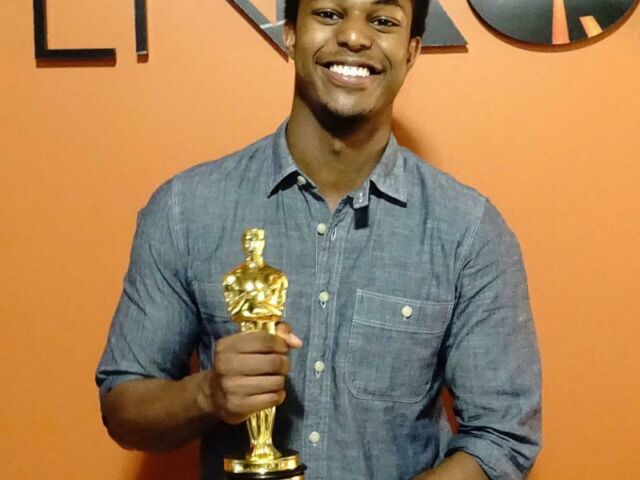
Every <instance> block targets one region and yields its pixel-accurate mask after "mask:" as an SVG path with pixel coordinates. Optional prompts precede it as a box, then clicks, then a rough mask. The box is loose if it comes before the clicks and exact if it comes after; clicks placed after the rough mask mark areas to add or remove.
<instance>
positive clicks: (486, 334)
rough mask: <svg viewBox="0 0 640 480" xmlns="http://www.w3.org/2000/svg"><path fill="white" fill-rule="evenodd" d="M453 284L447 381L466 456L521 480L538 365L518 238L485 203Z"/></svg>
mask: <svg viewBox="0 0 640 480" xmlns="http://www.w3.org/2000/svg"><path fill="white" fill-rule="evenodd" d="M465 258H466V260H465V262H464V265H463V266H462V268H461V270H460V275H459V277H458V282H457V300H456V305H455V310H454V314H453V321H452V323H451V329H450V334H449V337H448V339H447V343H446V350H447V360H446V362H447V363H446V368H445V380H446V382H447V385H448V387H449V389H450V390H451V393H452V395H453V397H454V410H455V414H456V417H457V420H458V422H459V430H458V434H457V435H455V436H454V437H453V438H452V439H451V440H450V442H449V444H448V446H447V455H451V454H453V453H454V452H456V451H464V452H466V453H468V454H470V455H472V456H473V457H475V459H476V460H477V461H478V462H479V464H480V465H481V466H482V468H483V469H484V471H485V472H486V474H487V475H488V476H489V477H490V478H491V479H493V480H516V479H521V478H524V476H526V473H527V472H528V470H529V469H530V468H531V466H532V465H533V462H534V460H535V457H536V455H537V453H538V451H539V448H540V420H541V403H540V359H539V353H538V347H537V342H536V335H535V331H534V326H533V319H532V315H531V309H530V306H529V295H528V289H527V280H526V276H525V271H524V266H523V262H522V255H521V252H520V247H519V244H518V241H517V239H516V238H515V236H514V235H513V233H512V232H511V231H510V230H509V228H508V227H507V225H506V224H505V222H504V220H503V219H502V217H501V216H500V214H499V213H498V211H497V210H496V209H495V207H493V205H491V204H490V203H489V202H487V203H486V205H485V209H484V212H483V215H482V218H481V220H480V222H479V224H478V227H477V230H476V233H475V236H474V238H473V240H472V242H471V243H470V246H469V248H468V253H467V254H466V256H465Z"/></svg>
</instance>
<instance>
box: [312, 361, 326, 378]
mask: <svg viewBox="0 0 640 480" xmlns="http://www.w3.org/2000/svg"><path fill="white" fill-rule="evenodd" d="M313 369H314V370H315V371H316V373H317V374H318V375H320V374H321V373H322V372H324V362H321V361H320V360H318V361H317V362H316V363H314V364H313Z"/></svg>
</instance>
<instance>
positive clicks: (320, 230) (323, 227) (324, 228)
mask: <svg viewBox="0 0 640 480" xmlns="http://www.w3.org/2000/svg"><path fill="white" fill-rule="evenodd" d="M316 231H317V232H318V233H319V234H320V235H324V234H325V233H327V225H326V224H324V223H319V224H318V228H316Z"/></svg>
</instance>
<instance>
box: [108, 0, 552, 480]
mask: <svg viewBox="0 0 640 480" xmlns="http://www.w3.org/2000/svg"><path fill="white" fill-rule="evenodd" d="M285 9H286V13H285V16H286V19H287V22H286V24H285V33H284V34H285V43H286V45H287V48H288V52H289V55H290V56H291V58H292V59H294V61H295V72H296V79H295V92H294V99H293V106H292V109H291V115H290V118H289V119H288V121H287V122H285V123H284V124H283V125H282V126H281V127H280V128H279V129H278V130H277V131H276V132H275V133H274V134H273V135H270V136H268V137H266V138H264V139H262V140H260V141H258V142H256V143H254V144H253V145H250V146H249V147H247V148H245V149H244V150H242V151H240V152H237V153H234V154H232V155H230V156H228V157H225V158H224V159H220V160H218V161H215V162H209V163H205V164H202V165H199V166H196V167H194V168H192V169H190V170H188V171H186V172H183V173H181V174H179V175H177V176H176V177H174V178H173V179H171V180H170V181H168V182H167V183H166V184H164V185H163V186H162V187H161V188H160V189H158V191H157V192H156V193H155V194H154V195H153V197H152V198H151V200H150V202H149V204H148V205H147V206H146V207H145V208H144V209H143V210H142V212H141V213H140V217H139V222H138V228H137V232H136V237H135V240H134V245H133V251H132V255H131V264H130V267H129V271H128V273H127V276H126V279H125V285H124V291H123V294H122V297H121V300H120V304H119V306H118V309H117V311H116V314H115V316H114V319H113V324H112V327H111V330H110V333H109V338H108V342H107V346H106V349H105V352H104V355H103V357H102V360H101V362H100V365H99V366H98V371H97V377H96V379H97V383H98V385H99V387H100V392H101V401H102V410H103V414H104V421H105V424H106V425H107V428H108V430H109V433H110V434H111V436H112V437H113V438H114V439H115V440H116V441H117V442H118V443H119V444H121V445H122V446H124V447H126V448H134V449H140V450H150V451H161V450H168V449H172V448H176V447H178V446H180V445H183V444H185V443H187V442H189V441H192V440H194V439H197V438H202V449H201V451H202V478H204V479H209V480H213V479H218V478H221V475H222V459H223V457H224V456H225V455H228V454H230V453H233V452H237V451H243V450H245V449H246V446H247V442H248V440H247V432H246V428H245V427H244V425H243V422H244V420H245V419H246V418H248V416H249V415H250V414H251V413H253V412H255V411H258V410H260V409H263V408H267V407H271V406H274V405H280V407H279V408H278V414H277V417H276V427H275V433H274V436H275V443H276V445H282V446H288V447H291V448H294V449H295V450H298V451H299V452H300V453H301V456H302V459H303V461H304V462H305V463H306V464H307V466H308V471H307V474H306V478H307V479H308V480H332V479H341V480H359V479H363V480H364V479H379V480H392V479H398V480H405V479H411V478H419V479H449V480H456V479H459V480H474V479H485V478H491V479H501V480H507V479H518V478H522V477H523V476H524V475H525V474H526V472H527V471H528V470H529V469H530V467H531V465H532V464H533V461H534V459H535V456H536V454H537V452H538V448H539V435H540V432H539V430H540V378H539V376H540V371H539V358H538V350H537V346H536V340H535V333H534V329H533V323H532V319H531V312H530V308H529V302H528V294H527V285H526V279H525V273H524V269H523V264H522V259H521V254H520V249H519V246H518V242H517V240H516V239H515V237H514V236H513V234H512V233H511V231H510V230H509V229H508V227H507V226H506V225H505V223H504V221H503V219H502V217H501V216H500V214H499V213H498V212H497V211H496V209H495V208H494V207H493V206H492V205H491V203H490V202H489V201H488V200H487V199H486V198H485V197H483V196H482V195H480V194H479V193H477V192H476V191H475V190H473V189H471V188H469V187H466V186H463V185H461V184H460V183H458V182H456V181H455V180H454V179H452V178H451V177H449V176H448V175H446V174H444V173H442V172H439V171H437V170H436V169H434V168H432V167H430V166H428V165H427V164H426V163H425V162H423V161H422V160H421V159H419V158H418V157H416V155H415V154H413V153H412V152H410V151H408V150H406V149H404V148H402V147H400V146H399V145H398V144H397V142H396V140H395V138H394V137H393V135H392V133H391V120H392V112H393V101H394V99H395V97H396V95H397V94H398V91H399V90H400V87H401V86H402V83H403V81H404V79H405V77H406V75H407V73H408V72H409V70H410V69H411V67H412V66H413V64H414V62H415V61H416V59H417V58H418V55H419V52H420V44H421V42H420V37H421V35H422V33H423V29H424V23H425V22H424V20H425V15H426V11H427V2H426V1H421V0H413V1H411V0H299V1H294V0H288V1H287V2H286V4H285ZM255 226H261V227H263V228H264V229H265V230H266V235H267V239H266V240H267V247H266V251H265V256H266V259H267V261H268V262H269V263H271V264H273V265H275V266H277V267H278V268H280V269H282V270H283V271H284V272H285V273H286V274H287V276H288V278H289V285H290V287H289V294H288V301H287V313H286V322H287V323H286V324H285V323H283V324H281V325H280V326H279V330H278V335H276V336H270V335H266V334H263V333H242V334H239V333H237V332H236V326H235V324H234V323H233V322H232V321H230V319H229V317H228V314H227V310H226V305H225V302H224V296H223V291H222V286H221V279H222V277H223V275H224V273H225V272H228V271H229V270H230V269H231V268H233V267H234V266H235V265H237V264H238V263H239V261H240V256H241V254H240V250H239V239H240V238H241V234H242V232H243V231H244V230H245V229H246V228H248V227H255ZM293 332H295V334H294V333H293ZM194 350H197V351H198V356H199V361H200V371H199V372H197V373H193V374H190V373H189V358H190V355H191V354H192V352H193V351H194ZM445 386H446V387H448V388H449V390H450V391H451V393H452V395H453V397H454V407H455V412H456V416H457V419H458V422H459V427H458V429H457V432H456V433H455V434H454V433H452V431H451V428H450V426H449V423H448V422H447V416H446V413H445V411H444V408H443V405H442V402H441V393H442V390H443V388H444V387H445Z"/></svg>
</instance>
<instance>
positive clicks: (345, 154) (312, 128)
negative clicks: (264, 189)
mask: <svg viewBox="0 0 640 480" xmlns="http://www.w3.org/2000/svg"><path fill="white" fill-rule="evenodd" d="M326 123H330V122H326ZM334 127H335V128H334ZM390 134H391V115H390V113H389V114H384V115H378V116H376V117H375V118H373V119H362V120H359V121H358V122H351V123H350V124H349V125H348V126H345V127H344V128H341V127H340V125H338V124H337V123H336V125H335V126H334V125H330V126H327V125H323V124H322V122H321V121H320V120H319V119H318V118H317V117H316V116H315V115H314V114H313V112H311V110H310V109H309V108H308V107H307V106H306V105H305V104H304V103H303V102H302V101H301V100H299V99H297V98H296V99H294V104H293V109H292V111H291V117H290V120H289V124H288V127H287V143H288V146H289V151H290V152H291V155H292V156H293V159H294V160H295V162H296V163H297V164H298V166H299V167H300V169H301V170H302V171H303V172H304V173H305V174H306V175H308V176H309V177H310V178H311V179H312V180H313V181H314V183H315V184H316V185H317V187H318V191H319V192H320V194H321V195H322V196H323V198H324V199H325V200H326V201H327V203H328V205H329V208H330V209H331V211H334V210H335V208H336V207H337V205H338V203H339V202H340V200H342V199H343V198H344V197H345V196H346V195H347V194H348V193H350V192H352V191H353V190H355V189H357V188H358V187H360V186H361V185H362V183H363V182H364V181H365V180H366V179H367V178H368V177H369V175H370V174H371V172H372V171H373V169H374V168H375V167H376V165H377V164H378V162H379V161H380V158H381V157H382V154H383V152H384V149H385V147H386V145H387V143H388V141H389V136H390Z"/></svg>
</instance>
